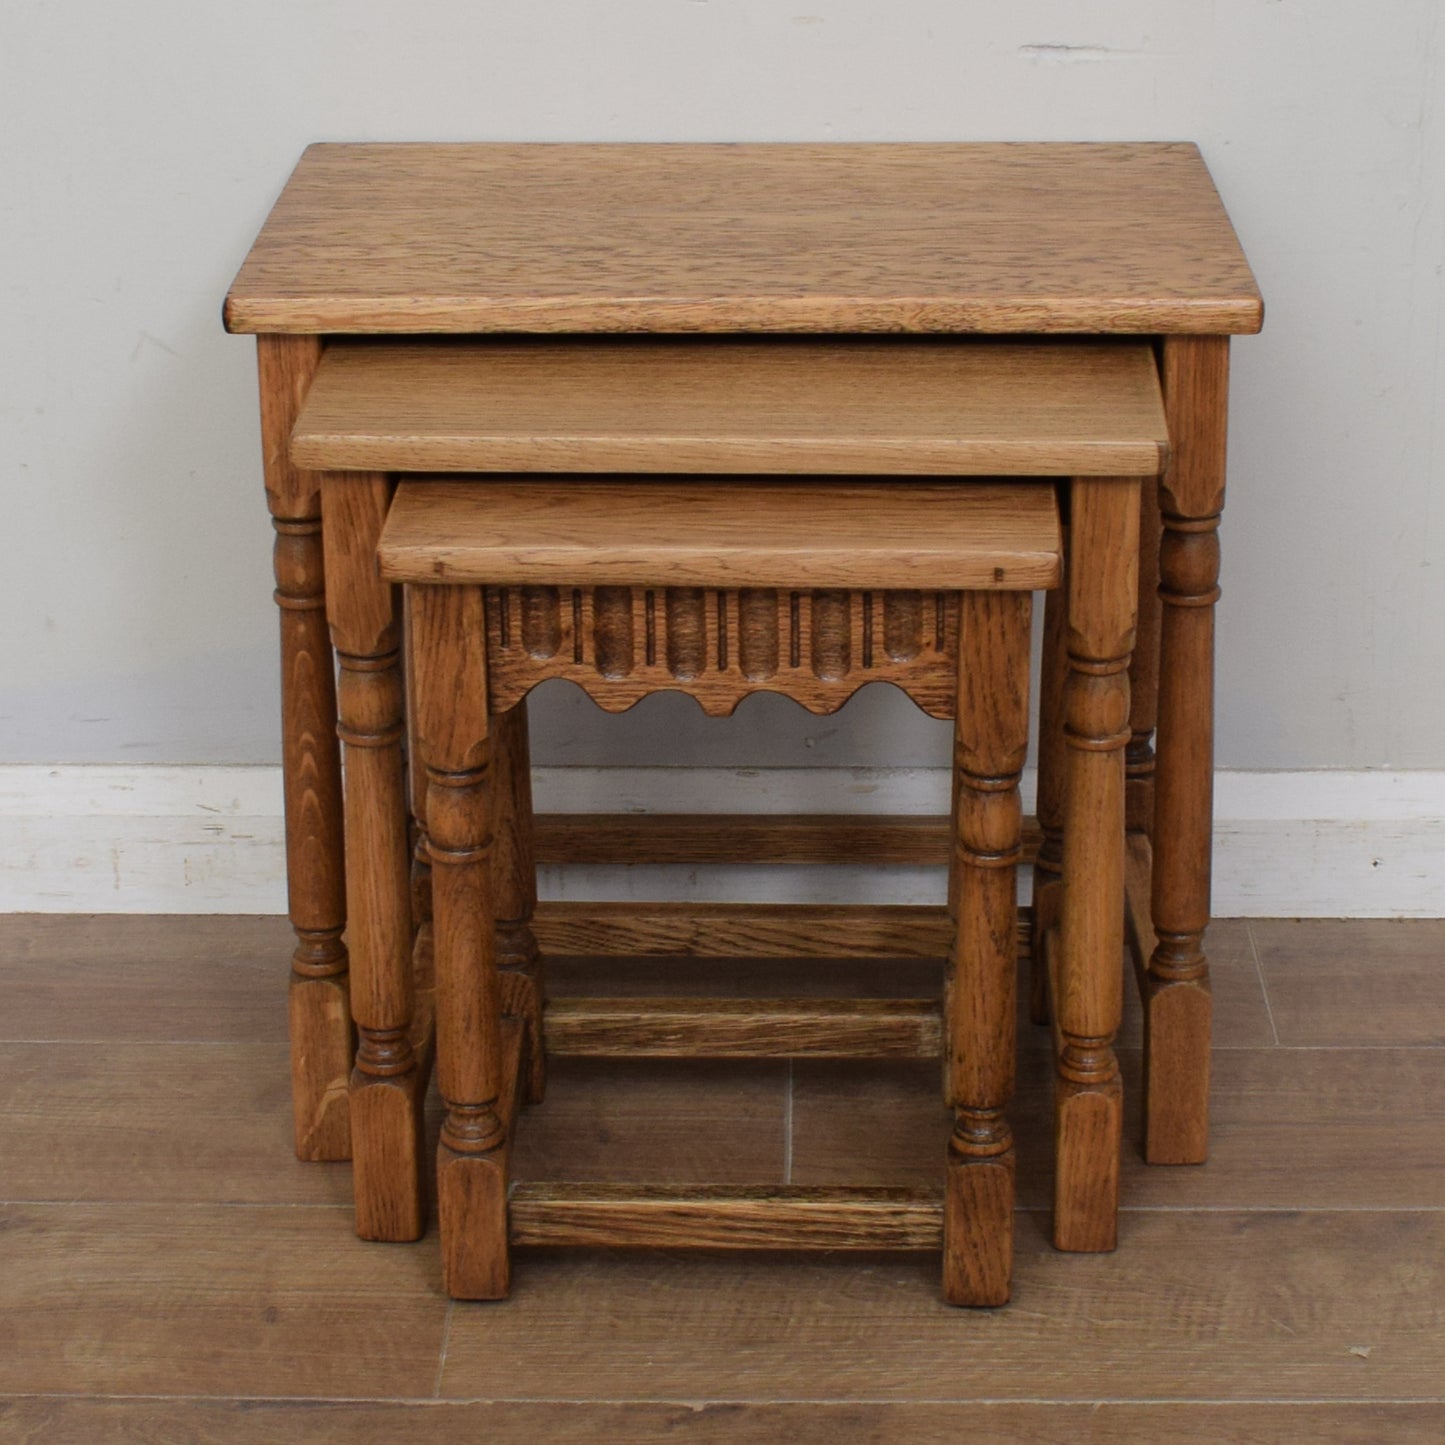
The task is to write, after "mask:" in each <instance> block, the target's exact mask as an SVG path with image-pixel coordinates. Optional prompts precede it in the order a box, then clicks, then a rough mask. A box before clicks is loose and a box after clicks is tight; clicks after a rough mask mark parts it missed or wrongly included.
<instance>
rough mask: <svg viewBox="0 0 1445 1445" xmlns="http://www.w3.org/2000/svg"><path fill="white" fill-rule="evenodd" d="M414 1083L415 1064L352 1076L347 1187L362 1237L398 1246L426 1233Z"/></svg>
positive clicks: (419, 1120)
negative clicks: (400, 1070)
mask: <svg viewBox="0 0 1445 1445" xmlns="http://www.w3.org/2000/svg"><path fill="white" fill-rule="evenodd" d="M420 1084H421V1079H420V1075H419V1074H418V1072H417V1070H416V1068H415V1066H413V1067H412V1068H411V1069H409V1070H408V1071H407V1072H406V1073H404V1074H398V1075H396V1076H394V1077H392V1078H377V1077H374V1076H372V1075H364V1074H360V1073H358V1074H357V1075H356V1076H355V1077H354V1078H353V1080H352V1085H351V1127H352V1130H353V1132H354V1134H355V1136H356V1150H355V1161H354V1163H353V1165H352V1183H353V1188H354V1190H355V1198H356V1233H357V1234H358V1236H359V1237H360V1238H362V1239H378V1240H387V1241H390V1242H392V1243H399V1242H403V1241H406V1240H412V1239H420V1238H421V1236H422V1235H423V1234H424V1233H425V1232H426V1210H425V1207H424V1202H423V1194H422V1176H421V1157H420V1153H421V1150H420V1145H421V1140H422V1138H423V1128H422V1099H421V1087H420Z"/></svg>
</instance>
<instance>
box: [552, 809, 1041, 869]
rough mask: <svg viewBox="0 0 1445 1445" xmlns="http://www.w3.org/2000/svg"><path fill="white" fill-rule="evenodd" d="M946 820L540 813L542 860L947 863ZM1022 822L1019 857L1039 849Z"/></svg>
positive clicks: (1033, 831)
mask: <svg viewBox="0 0 1445 1445" xmlns="http://www.w3.org/2000/svg"><path fill="white" fill-rule="evenodd" d="M948 836H949V835H948V819H947V818H946V817H942V818H933V817H926V816H925V817H916V816H910V815H905V814H888V813H879V814H868V813H722V814H719V813H539V814H537V817H536V831H535V834H534V847H535V849H536V854H537V861H538V862H539V863H562V864H566V863H736V862H738V861H739V860H741V859H746V860H747V861H748V862H749V863H856V862H857V861H858V860H859V859H860V858H867V859H868V860H869V861H870V862H873V863H913V864H922V865H936V866H938V867H940V868H941V867H944V866H945V865H946V864H947V862H948ZM1038 843H1039V838H1038V828H1037V825H1036V824H1035V822H1034V819H1032V818H1029V817H1026V818H1025V819H1024V860H1025V862H1032V861H1033V855H1034V853H1035V852H1036V851H1037V849H1038Z"/></svg>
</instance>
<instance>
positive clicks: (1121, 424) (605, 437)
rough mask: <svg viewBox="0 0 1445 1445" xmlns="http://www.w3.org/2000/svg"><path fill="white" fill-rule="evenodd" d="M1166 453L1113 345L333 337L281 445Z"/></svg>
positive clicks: (843, 459)
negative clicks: (461, 340)
mask: <svg viewBox="0 0 1445 1445" xmlns="http://www.w3.org/2000/svg"><path fill="white" fill-rule="evenodd" d="M1167 452H1168V432H1167V430H1166V428H1165V424H1164V413H1163V409H1162V407H1161V406H1160V402H1159V385H1158V381H1157V379H1156V376H1155V370H1154V358H1153V355H1152V353H1151V351H1150V349H1149V347H1148V346H1146V345H1143V344H1142V343H1137V342H1136V343H1130V342H1121V341H1062V342H1040V341H1031V342H1029V341H1025V342H1009V341H972V342H962V341H957V340H929V341H903V340H893V341H862V340H857V339H854V340H849V341H846V342H839V341H822V340H816V339H802V338H774V339H771V340H768V341H742V340H736V339H732V338H728V339H724V340H720V339H709V340H705V341H690V340H681V339H678V340H673V341H655V340H641V339H628V340H617V339H612V338H602V339H599V338H589V339H584V340H573V339H567V340H562V339H557V340H516V339H507V340H498V341H471V342H465V343H452V344H446V345H443V344H438V343H430V342H429V343H418V342H414V341H413V342H409V343H404V344H394V345H383V344H379V343H376V342H345V341H338V342H335V343H333V344H332V345H330V346H328V347H327V348H326V351H325V354H324V355H323V356H322V358H321V365H320V367H319V368H318V370H317V373H316V379H315V381H314V383H313V384H312V387H311V389H310V391H309V392H308V393H307V397H306V404H305V406H304V407H303V408H302V412H301V415H300V417H299V418H298V419H297V422H296V427H295V429H294V431H293V432H292V437H291V455H292V457H293V459H294V460H295V461H296V462H297V463H298V464H299V465H303V466H308V467H313V468H319V469H323V470H328V471H334V470H360V469H375V470H378V471H395V472H436V471H443V472H509V471H524V472H629V471H645V472H681V473H688V474H692V475H698V474H719V473H728V472H742V473H749V472H751V473H757V472H762V473H778V472H786V473H788V474H789V475H794V476H796V475H801V474H809V473H812V474H822V475H840V474H861V475H885V474H892V475H904V476H922V475H932V474H940V475H944V476H953V477H957V476H975V477H978V476H1072V475H1074V474H1075V473H1078V472H1089V473H1092V474H1099V475H1112V474H1118V475H1126V474H1137V475H1140V476H1149V477H1153V476H1157V475H1158V474H1159V472H1160V471H1161V470H1162V467H1163V463H1164V460H1165V457H1166V455H1167ZM489 580H492V581H505V580H507V579H506V578H505V577H504V576H502V575H501V574H498V575H497V576H495V577H493V578H491V579H489ZM598 580H603V579H601V578H600V577H599V579H598ZM800 580H802V579H800Z"/></svg>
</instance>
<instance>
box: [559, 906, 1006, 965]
mask: <svg viewBox="0 0 1445 1445" xmlns="http://www.w3.org/2000/svg"><path fill="white" fill-rule="evenodd" d="M537 937H538V939H539V941H540V942H541V945H542V948H543V950H544V951H545V952H546V953H569V954H621V955H633V956H638V955H641V956H647V955H651V956H657V957H670V956H675V955H679V954H687V955H691V956H693V957H697V958H750V957H757V956H764V957H768V956H771V957H783V956H796V957H811V958H942V957H944V955H945V954H946V953H947V952H948V940H949V922H948V914H947V912H946V910H945V909H943V908H941V907H936V906H934V907H931V906H928V905H926V904H925V905H917V906H911V905H903V904H886V903H877V904H837V903H782V904H777V903H768V904H761V903H543V904H541V905H540V906H539V908H538V910H537ZM1015 942H1016V944H1017V946H1018V949H1019V953H1020V956H1021V957H1025V958H1026V957H1027V956H1028V950H1029V915H1028V912H1027V910H1025V911H1024V912H1023V914H1022V916H1021V917H1020V919H1019V921H1018V924H1017V926H1016V929H1015Z"/></svg>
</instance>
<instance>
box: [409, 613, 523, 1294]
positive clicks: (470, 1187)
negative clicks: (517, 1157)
mask: <svg viewBox="0 0 1445 1445" xmlns="http://www.w3.org/2000/svg"><path fill="white" fill-rule="evenodd" d="M410 594H411V596H410V624H411V631H410V640H411V646H412V657H413V661H412V666H413V669H414V674H415V678H416V701H417V718H418V724H419V726H418V731H419V732H420V734H421V737H422V747H423V750H424V752H425V756H426V766H427V803H426V814H427V827H428V839H429V844H428V846H429V848H430V852H431V861H432V907H433V912H434V917H433V921H432V928H433V939H434V948H435V957H436V986H437V1080H438V1083H439V1085H440V1087H441V1093H442V1098H443V1100H444V1102H445V1105H446V1116H445V1119H444V1121H443V1124H442V1134H441V1142H440V1144H439V1146H438V1150H437V1209H438V1213H439V1215H440V1220H441V1242H442V1276H443V1280H444V1282H445V1285H446V1290H447V1293H448V1294H450V1295H451V1296H452V1297H453V1298H456V1299H501V1298H502V1297H503V1296H505V1295H506V1293H507V1289H508V1286H509V1283H510V1258H509V1253H508V1246H507V1153H508V1138H507V1123H506V1121H505V1118H504V1115H505V1112H506V1111H505V1109H504V1106H503V1104H502V1093H503V1088H504V1083H505V1082H506V1081H505V1080H504V1078H503V1060H502V1048H501V1023H502V991H501V984H500V980H499V977H498V972H497V967H496V933H495V927H496V920H495V909H494V906H493V896H492V895H493V870H492V856H491V853H492V831H491V830H492V819H491V791H492V778H491V776H490V774H491V767H490V762H491V751H492V749H491V744H490V740H489V738H488V716H487V688H486V658H485V655H484V649H485V638H486V626H485V612H484V604H483V594H482V590H481V588H479V587H459V586H448V587H414V588H412V589H410Z"/></svg>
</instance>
